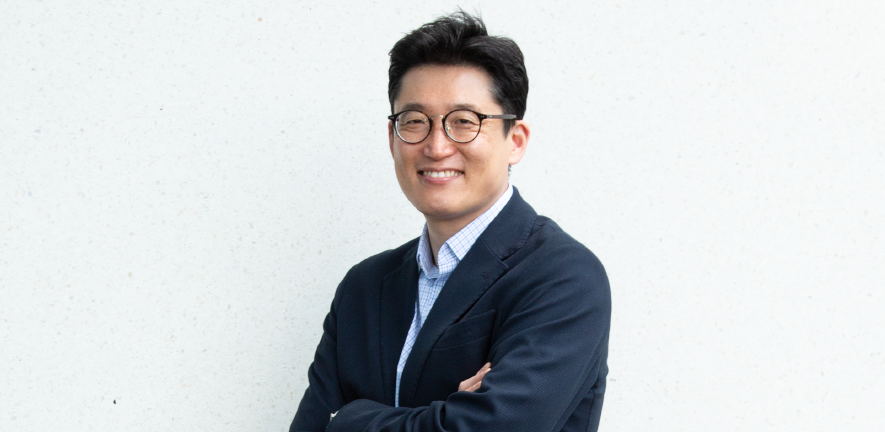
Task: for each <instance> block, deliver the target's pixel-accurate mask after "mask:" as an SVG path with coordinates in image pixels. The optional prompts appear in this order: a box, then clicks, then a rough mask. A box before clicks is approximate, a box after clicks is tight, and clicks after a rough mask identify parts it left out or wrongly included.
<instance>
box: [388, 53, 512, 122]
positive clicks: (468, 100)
mask: <svg viewBox="0 0 885 432" xmlns="http://www.w3.org/2000/svg"><path fill="white" fill-rule="evenodd" d="M492 85H493V83H492V78H491V76H489V74H488V73H487V72H486V71H484V70H482V69H481V68H477V67H472V66H450V65H446V66H443V65H423V66H417V67H414V68H412V69H409V71H408V72H406V74H405V75H404V76H403V80H402V83H401V84H400V90H399V94H398V95H397V98H396V100H395V101H394V110H395V111H402V110H404V109H419V110H422V111H425V113H426V114H430V115H435V114H445V113H446V112H448V111H450V110H453V109H458V108H469V109H473V110H475V111H479V112H481V113H484V114H485V113H493V112H495V111H494V110H495V109H496V108H498V104H497V103H496V102H495V99H494V98H493V97H492ZM431 111H432V112H431Z"/></svg>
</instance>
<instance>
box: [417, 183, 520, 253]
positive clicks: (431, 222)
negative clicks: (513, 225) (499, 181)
mask: <svg viewBox="0 0 885 432" xmlns="http://www.w3.org/2000/svg"><path fill="white" fill-rule="evenodd" d="M508 187H510V184H509V183H508V184H507V185H505V186H504V189H503V190H501V192H500V193H498V194H497V196H496V197H495V199H494V200H492V201H491V202H490V203H489V204H488V205H486V206H483V207H482V208H480V209H479V210H476V211H473V212H470V213H467V214H465V215H462V216H459V217H455V218H452V219H434V218H431V217H428V216H427V215H424V218H425V220H426V221H427V239H428V240H430V250H431V252H433V264H437V265H438V264H439V263H438V261H437V258H438V257H439V250H440V249H441V248H442V245H443V244H444V243H445V242H446V241H447V240H448V239H450V238H452V236H453V235H455V234H457V233H458V231H461V230H462V229H464V227H466V226H467V225H469V224H470V222H473V221H474V220H476V218H478V217H479V216H480V215H482V214H483V213H485V212H486V210H488V209H490V208H492V206H493V205H495V203H496V202H498V200H499V199H501V196H502V195H504V192H507V188H508Z"/></svg>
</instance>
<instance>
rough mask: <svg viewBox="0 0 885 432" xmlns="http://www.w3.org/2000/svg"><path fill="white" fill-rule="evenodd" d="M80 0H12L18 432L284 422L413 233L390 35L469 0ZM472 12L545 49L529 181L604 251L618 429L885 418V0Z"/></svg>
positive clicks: (610, 398)
mask: <svg viewBox="0 0 885 432" xmlns="http://www.w3.org/2000/svg"><path fill="white" fill-rule="evenodd" d="M83 3H86V2H83ZM89 3H91V4H90V5H85V4H75V3H73V2H60V1H42V2H40V1H25V0H20V1H14V0H6V1H0V430H3V431H44V430H59V431H112V430H115V431H116V430H123V431H194V430H213V431H266V430H270V431H279V430H284V429H286V428H287V427H288V424H289V422H290V421H291V418H292V416H293V415H294V412H295V408H296V406H297V403H298V401H299V400H300V397H301V393H302V391H303V390H304V387H305V386H306V371H307V366H308V364H309V362H310V360H311V357H312V353H313V349H314V348H315V346H316V343H317V341H318V340H319V335H320V331H321V322H322V318H323V316H324V314H325V312H326V310H327V308H328V305H329V302H330V301H331V298H332V294H333V292H334V290H335V288H336V286H337V284H338V282H339V280H340V278H341V277H342V276H343V275H344V273H345V271H346V270H347V269H348V268H349V267H350V266H351V265H353V264H354V263H356V262H358V261H359V260H361V259H362V258H365V257H366V256H368V255H371V254H374V253H376V252H378V251H380V250H383V249H387V248H391V247H394V246H397V245H399V244H400V243H402V242H404V241H406V240H408V239H410V238H413V237H415V236H417V235H418V234H419V232H420V229H421V224H422V218H421V216H420V214H418V213H417V212H416V211H415V210H414V209H413V208H412V207H411V206H410V205H409V203H408V202H407V201H406V200H405V199H404V197H403V196H402V194H401V193H400V191H399V188H398V186H397V183H396V180H395V177H394V173H393V169H392V163H391V160H390V156H389V153H388V149H387V138H386V128H387V126H386V121H385V118H384V117H385V116H386V115H388V114H389V107H388V105H387V99H386V88H387V87H386V86H387V77H386V70H387V69H386V68H387V60H388V58H387V51H388V50H389V49H390V47H391V46H392V44H393V43H394V42H395V41H396V40H397V39H398V38H399V37H400V36H401V35H402V34H403V33H404V32H406V31H409V30H411V29H413V28H415V27H417V26H418V25H420V24H422V23H424V22H427V21H430V20H432V19H433V18H434V17H436V16H438V15H439V14H441V13H444V12H449V11H452V10H454V8H455V5H456V3H455V2H451V1H443V2H356V1H354V2H350V4H340V3H336V4H330V3H331V2H320V1H310V2H308V1H304V2H291V1H272V2H258V3H256V2H246V1H242V2H221V3H219V2H215V1H204V2H199V3H198V2H193V1H162V2H160V1H155V2H138V1H128V2H124V1H119V2H89ZM460 5H462V6H463V7H465V8H466V9H467V10H474V9H475V8H478V9H479V10H481V11H482V13H483V15H484V17H485V19H486V21H487V24H488V25H489V27H490V29H491V30H492V32H493V33H497V34H504V35H508V36H511V37H513V38H514V39H515V40H516V41H517V42H518V43H519V44H520V46H521V47H522V49H523V50H524V52H525V54H526V58H527V64H528V68H529V76H530V79H531V91H530V95H529V104H528V106H529V108H528V114H527V119H528V120H529V121H530V122H531V123H532V124H533V126H534V128H533V129H532V132H533V133H532V140H531V142H530V146H529V152H528V154H527V155H526V158H525V159H524V160H523V163H522V164H520V165H519V166H518V167H516V168H515V170H514V174H513V183H514V184H515V185H516V186H517V187H519V188H520V191H521V192H522V194H523V195H524V196H525V197H526V198H527V199H528V200H529V202H531V203H532V204H533V205H534V206H535V208H536V209H537V210H538V211H539V212H540V213H542V214H546V215H549V216H552V217H553V218H554V219H555V220H557V221H559V222H560V224H561V225H562V226H563V227H564V228H565V229H566V230H568V231H569V232H570V233H572V234H573V235H574V236H575V237H577V238H578V239H579V240H581V241H582V242H584V243H585V244H586V245H587V246H589V247H590V248H591V249H592V250H593V251H595V252H596V253H597V255H598V256H599V257H600V258H601V259H602V261H603V263H604V264H605V265H606V267H607V269H608V272H609V276H610V279H611V283H612V294H613V300H614V314H613V327H612V334H611V353H610V358H609V364H610V367H611V375H610V380H609V390H608V393H607V395H606V402H605V408H604V410H603V420H602V427H601V429H602V430H604V431H673V430H679V431H703V432H706V431H713V430H715V431H738V430H743V431H754V432H755V431H832V430H851V431H864V430H882V429H883V428H885V414H883V410H882V407H881V404H882V401H883V400H885V388H883V386H885V353H883V345H885V319H883V318H882V316H883V312H882V311H883V309H885V293H883V288H885V282H883V281H885V265H883V262H885V239H883V226H885V215H883V212H885V174H883V172H885V168H883V167H885V154H883V147H885V112H883V105H885V103H883V100H885V55H883V53H885V50H883V47H885V25H883V23H885V3H883V2H880V1H849V2H845V1H835V0H828V1H815V2H799V1H776V2H762V1H750V2H711V1H703V0H696V1H687V0H683V1H673V2H660V1H651V0H649V1H641V2H630V1H623V2H567V1H558V2H544V3H542V2H527V1H526V2H513V1H496V2H491V1H489V2H472V1H464V2H461V3H460ZM114 401H116V403H114Z"/></svg>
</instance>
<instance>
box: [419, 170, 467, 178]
mask: <svg viewBox="0 0 885 432" xmlns="http://www.w3.org/2000/svg"><path fill="white" fill-rule="evenodd" d="M423 174H424V175H425V176H427V177H433V178H440V177H456V176H459V175H461V174H462V173H461V172H460V171H455V170H449V171H424V173H423Z"/></svg>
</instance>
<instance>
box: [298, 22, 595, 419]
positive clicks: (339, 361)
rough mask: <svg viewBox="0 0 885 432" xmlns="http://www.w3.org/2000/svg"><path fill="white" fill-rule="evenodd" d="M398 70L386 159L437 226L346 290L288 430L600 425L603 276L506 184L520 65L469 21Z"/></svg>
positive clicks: (524, 135) (395, 64) (524, 137)
mask: <svg viewBox="0 0 885 432" xmlns="http://www.w3.org/2000/svg"><path fill="white" fill-rule="evenodd" d="M389 74H390V82H389V88H388V93H389V98H390V103H391V109H392V111H393V115H391V116H390V117H389V120H390V121H389V123H388V136H389V139H390V153H391V155H392V156H393V160H394V166H395V169H396V176H397V180H399V184H400V187H401V188H402V190H403V193H404V194H405V195H406V197H407V198H408V199H409V201H410V202H411V203H412V204H413V205H414V206H415V208H417V209H418V211H420V212H421V213H423V214H424V216H425V219H426V224H425V226H424V230H423V232H422V234H421V236H420V237H419V238H417V239H415V240H412V241H410V242H408V243H406V244H404V245H402V246H400V247H398V248H396V249H394V250H389V251H386V252H382V253H381V254H378V255H375V256H373V257H371V258H368V259H366V260H365V261H363V262H361V263H359V264H357V265H356V266H354V267H353V268H352V269H351V270H350V271H349V272H348V273H347V275H346V276H345V277H344V280H343V281H342V282H341V284H340V285H339V286H338V291H337V292H336V294H335V298H334V300H333V301H332V308H331V311H330V312H329V314H328V315H327V316H326V320H325V323H324V325H323V330H324V332H323V336H322V339H321V340H320V343H319V346H318V347H317V351H316V356H315V358H314V362H313V364H312V365H311V367H310V369H309V372H308V378H309V387H308V389H307V390H306V391H305V393H304V397H303V398H302V400H301V404H300V406H299V407H298V412H297V413H296V415H295V419H294V421H293V422H292V426H291V428H290V431H323V430H327V431H347V432H352V431H379V432H380V431H413V432H418V431H422V432H423V431H426V432H430V431H439V432H441V431H456V430H457V431H483V432H487V431H508V432H512V431H530V432H547V431H588V430H590V431H595V430H596V429H597V427H598V424H599V417H600V412H601V409H602V399H603V393H604V391H605V377H606V375H607V373H608V367H607V365H606V358H607V354H608V334H609V322H610V307H611V306H610V294H609V286H608V280H607V278H606V275H605V271H604V270H603V268H602V265H601V264H600V263H599V261H598V260H597V259H596V257H595V256H594V255H593V254H592V253H591V252H590V251H589V250H587V249H586V248H585V247H584V246H582V245H581V244H580V243H578V242H577V241H575V240H574V239H572V238H571V237H569V236H568V235H567V234H565V233H564V232H563V231H562V230H561V229H560V228H559V227H558V226H557V225H556V224H555V223H554V222H552V221H551V220H549V219H547V218H545V217H542V216H538V215H537V214H536V213H535V212H534V210H532V208H531V207H530V206H529V205H528V204H527V203H526V202H525V201H524V200H523V199H522V198H521V197H520V196H519V193H518V192H517V191H516V189H514V188H513V187H512V186H510V184H509V176H508V172H509V167H510V166H511V165H514V164H516V163H518V162H519V161H520V159H521V158H522V156H523V154H524V153H525V150H526V146H527V145H528V140H529V127H528V125H527V124H526V123H525V122H524V121H523V120H522V118H523V114H524V113H525V106H526V97H527V95H528V77H527V75H526V72H525V65H524V63H523V57H522V53H521V52H520V50H519V48H518V47H517V46H516V44H515V43H514V42H513V41H512V40H510V39H506V38H499V37H490V36H488V34H487V32H486V29H485V27H484V24H483V23H482V21H481V20H480V19H478V18H475V17H472V16H470V15H468V14H466V13H464V12H459V13H456V14H453V15H450V16H447V17H443V18H440V19H439V20H437V21H435V22H433V23H430V24H426V25H424V26H422V27H421V28H419V29H418V30H415V31H413V32H412V33H410V34H408V35H406V36H405V37H403V39H401V40H400V41H399V42H397V43H396V45H394V47H393V49H392V50H391V53H390V71H389ZM565 124H571V123H565Z"/></svg>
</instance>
